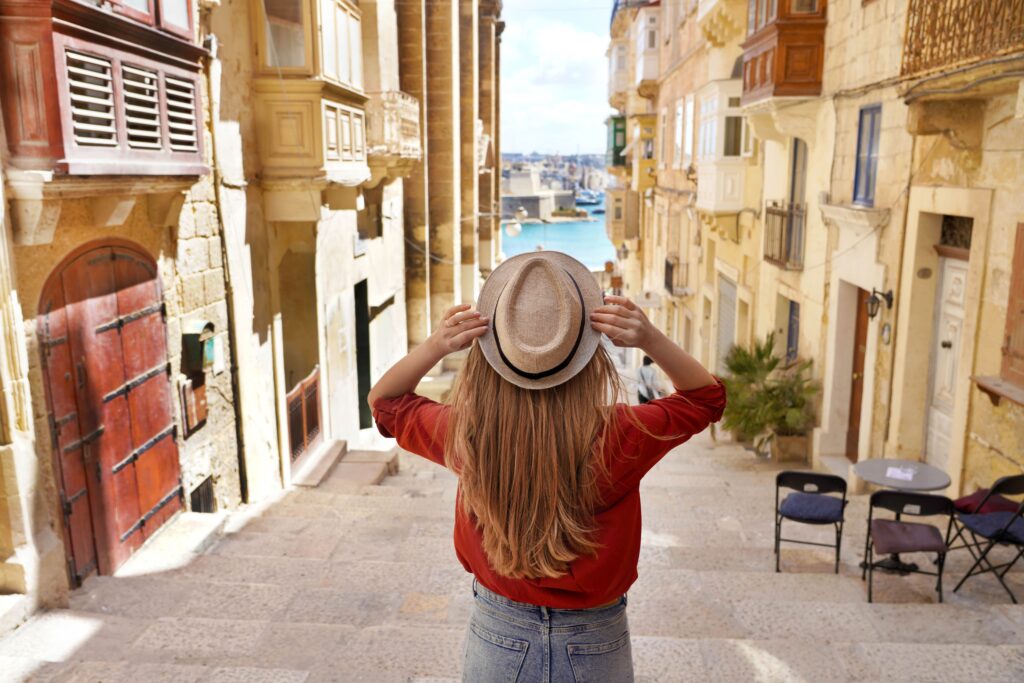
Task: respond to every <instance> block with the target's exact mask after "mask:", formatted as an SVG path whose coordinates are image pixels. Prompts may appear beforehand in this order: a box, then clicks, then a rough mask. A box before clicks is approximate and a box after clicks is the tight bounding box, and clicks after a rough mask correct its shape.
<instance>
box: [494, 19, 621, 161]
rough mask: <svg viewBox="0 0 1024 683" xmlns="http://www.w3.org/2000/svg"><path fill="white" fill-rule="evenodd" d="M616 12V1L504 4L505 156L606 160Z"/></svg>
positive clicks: (502, 116) (503, 110) (503, 99)
mask: <svg viewBox="0 0 1024 683" xmlns="http://www.w3.org/2000/svg"><path fill="white" fill-rule="evenodd" d="M611 7H612V0H504V2H503V3H502V12H501V16H502V19H504V20H505V32H504V33H503V34H502V36H501V147H502V151H503V152H524V153H527V152H541V153H546V154H553V153H555V152H559V153H561V154H575V153H577V152H579V153H581V154H597V153H603V152H604V147H605V126H604V120H605V118H607V116H608V114H609V112H610V111H611V109H610V108H609V106H608V76H607V74H608V65H607V61H606V57H605V51H606V50H607V49H608V26H609V22H610V18H611Z"/></svg>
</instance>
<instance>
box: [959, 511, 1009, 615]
mask: <svg viewBox="0 0 1024 683" xmlns="http://www.w3.org/2000/svg"><path fill="white" fill-rule="evenodd" d="M960 524H962V525H963V526H964V528H965V529H966V530H967V532H968V533H969V534H970V535H971V539H972V540H973V542H974V547H972V546H971V544H970V543H968V544H967V548H968V550H970V551H971V554H972V555H974V558H975V559H974V564H973V565H971V568H970V569H968V570H967V573H966V574H964V578H962V579H960V583H958V584H957V585H956V588H954V589H953V592H954V593H955V592H957V591H958V590H960V586H962V585H964V582H965V581H967V579H969V578H971V577H972V576H978V575H979V574H987V573H989V572H991V573H992V574H995V577H996V579H997V580H998V581H999V585H1001V586H1002V587H1003V589H1004V590H1005V591H1006V592H1007V593H1009V595H1010V600H1013V602H1014V604H1016V603H1017V596H1015V595H1014V594H1013V591H1012V590H1010V587H1009V586H1007V585H1006V579H1005V576H1006V573H1007V572H1009V571H1010V569H1011V568H1012V567H1013V565H1015V564H1017V561H1018V560H1019V559H1020V558H1021V557H1022V556H1024V503H1021V504H1020V506H1018V508H1017V510H1016V511H1015V512H1005V511H1004V512H990V513H988V514H979V515H960ZM981 539H985V540H987V541H988V544H987V545H985V546H984V548H983V547H982V541H981ZM997 545H1005V546H1011V547H1013V548H1014V550H1015V551H1016V554H1015V555H1014V556H1013V559H1012V560H1010V561H1009V562H1004V563H1003V564H992V561H991V560H989V559H988V556H989V553H990V552H992V549H993V548H995V547H996V546H997ZM975 549H977V554H975Z"/></svg>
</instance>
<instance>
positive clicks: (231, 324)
mask: <svg viewBox="0 0 1024 683" xmlns="http://www.w3.org/2000/svg"><path fill="white" fill-rule="evenodd" d="M206 18H207V19H208V18H209V14H207V15H206ZM206 28H207V31H206V37H205V38H204V39H203V47H205V48H206V50H207V53H208V56H207V58H206V96H207V101H208V102H209V106H210V148H211V149H210V160H211V166H212V168H211V171H210V173H211V175H212V177H213V191H214V193H215V196H216V198H217V230H218V232H219V236H220V254H221V262H222V263H223V264H224V291H225V296H226V297H227V319H228V342H229V344H230V345H231V398H232V403H233V406H232V407H233V408H234V410H235V443H236V444H237V448H238V485H239V492H240V494H241V498H242V502H243V503H248V502H249V480H248V476H247V473H246V469H245V438H244V432H243V430H242V411H241V404H240V402H241V398H240V394H239V386H238V343H237V335H236V332H235V306H234V302H235V295H234V287H233V286H232V282H231V269H230V268H229V267H228V250H227V243H228V241H227V233H226V230H225V228H224V211H223V208H224V198H223V196H222V194H221V188H222V187H223V179H222V178H221V173H220V163H219V161H218V158H217V113H218V112H219V111H220V97H219V96H218V94H219V92H220V90H219V89H218V88H215V87H214V84H213V79H214V77H215V76H216V77H219V76H220V62H218V61H217V48H218V41H217V36H216V35H214V34H213V32H212V31H210V30H209V26H207V27H206Z"/></svg>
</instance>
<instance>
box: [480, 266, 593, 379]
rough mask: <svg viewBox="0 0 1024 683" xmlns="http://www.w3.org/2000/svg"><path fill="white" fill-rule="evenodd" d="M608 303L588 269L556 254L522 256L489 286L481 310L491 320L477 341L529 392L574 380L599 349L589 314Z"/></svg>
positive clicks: (495, 365) (496, 271)
mask: <svg viewBox="0 0 1024 683" xmlns="http://www.w3.org/2000/svg"><path fill="white" fill-rule="evenodd" d="M603 302H604V299H603V296H602V292H601V288H600V286H599V285H598V283H597V280H596V279H595V278H594V275H593V273H591V272H590V271H589V270H587V267H586V266H584V265H583V264H582V263H580V262H579V261H577V260H576V259H574V258H573V257H571V256H569V255H567V254H563V253H561V252H557V251H537V252H529V253H525V254H520V255H518V256H513V257H512V258H510V259H508V260H506V261H504V262H503V263H502V264H501V265H499V266H498V267H497V268H495V269H494V272H492V273H491V274H490V276H489V277H488V278H487V281H486V282H484V285H483V288H482V289H481V290H480V296H479V298H478V300H477V310H478V311H480V312H481V313H482V314H483V315H485V316H487V317H489V318H490V319H491V329H490V332H488V333H487V334H485V335H484V336H482V337H480V338H479V339H478V340H477V343H479V344H480V349H481V350H482V351H483V353H484V357H485V358H486V359H487V362H488V363H490V364H491V367H493V368H494V369H495V370H497V371H498V374H500V375H501V376H502V377H504V378H505V379H507V380H508V381H509V382H512V383H513V384H515V385H517V386H520V387H523V388H524V389H547V388H549V387H553V386H557V385H559V384H562V383H563V382H566V381H568V380H569V379H571V378H573V377H574V376H575V375H576V374H577V373H579V371H580V370H582V369H583V368H584V367H585V366H586V365H587V363H589V362H590V359H591V358H592V357H593V356H594V352H595V351H596V350H597V345H598V342H599V341H600V340H601V333H600V332H598V331H597V330H595V329H594V328H593V327H591V326H590V313H591V311H593V310H594V309H595V308H596V307H598V306H600V305H602V303H603Z"/></svg>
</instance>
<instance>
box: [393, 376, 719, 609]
mask: <svg viewBox="0 0 1024 683" xmlns="http://www.w3.org/2000/svg"><path fill="white" fill-rule="evenodd" d="M616 407H617V409H618V411H619V415H618V420H617V421H616V425H617V432H618V435H617V438H616V437H615V436H613V437H612V438H608V439H605V444H606V446H605V449H604V450H605V452H604V457H605V458H606V459H607V461H608V467H609V470H610V473H611V478H610V480H609V483H607V484H605V485H604V486H603V487H602V490H601V498H602V507H601V508H600V509H599V510H598V511H597V514H596V519H595V521H596V526H597V529H598V531H597V540H598V542H599V544H600V548H599V549H598V553H597V555H596V556H590V555H584V556H581V557H578V558H577V559H576V560H574V561H573V562H572V563H571V564H570V566H569V571H568V573H566V574H564V575H563V576H560V577H558V578H556V579H549V578H540V579H509V578H506V577H503V576H499V575H498V574H496V573H494V571H493V570H492V569H491V567H490V564H489V563H488V561H487V557H486V555H485V554H484V550H483V542H482V536H481V533H480V531H479V530H478V529H477V527H476V524H475V520H473V519H471V518H469V517H468V516H467V515H465V514H464V513H463V512H462V511H461V509H460V506H459V505H458V502H456V511H455V554H456V555H457V556H458V558H459V561H460V562H461V563H462V566H463V567H465V568H466V571H467V572H471V573H472V574H474V575H476V578H477V580H478V581H479V582H480V583H481V584H483V585H484V586H485V587H487V588H488V589H490V590H492V591H494V592H495V593H498V594H499V595H504V596H505V597H507V598H509V599H511V600H516V601H518V602H526V603H530V604H533V605H543V606H545V607H554V608H560V609H584V608H587V607H595V606H598V605H603V604H605V603H608V602H611V601H612V600H615V599H616V598H618V597H620V596H621V595H623V594H624V593H625V592H626V591H627V590H628V589H629V587H630V586H631V585H632V584H633V582H634V581H636V577H637V574H636V564H637V560H638V559H639V557H640V491H639V485H640V479H641V478H642V477H643V476H644V475H645V474H646V473H647V472H648V471H649V470H650V469H651V468H652V467H654V465H655V464H656V463H657V462H658V461H659V460H661V458H662V457H663V456H664V455H665V454H666V453H668V452H669V451H670V450H672V449H673V448H675V447H676V446H678V445H679V444H681V443H683V442H684V441H686V440H687V439H689V438H690V437H691V436H692V435H694V434H697V433H699V432H701V431H703V430H704V429H705V428H706V427H707V426H708V424H710V423H711V422H717V421H718V420H719V419H720V418H721V417H722V411H723V410H724V409H725V389H724V388H723V387H722V385H721V383H715V384H710V385H708V386H705V387H701V388H699V389H693V390H691V391H678V392H676V393H674V394H672V395H671V396H666V397H665V398H660V399H657V400H655V401H651V402H649V403H646V404H644V405H640V406H633V412H634V413H635V414H636V417H637V418H638V419H639V421H640V422H641V423H642V424H643V425H644V426H645V427H646V428H647V430H648V431H649V432H651V433H652V434H656V435H663V436H667V435H679V436H677V437H676V438H673V439H670V440H661V439H656V438H654V437H652V436H650V435H648V434H645V433H644V432H643V431H641V430H640V429H639V428H637V426H636V425H635V424H633V422H631V421H630V420H629V419H628V418H627V416H626V415H625V414H624V412H625V406H624V405H622V404H619V405H618V406H616ZM448 410H449V408H448V406H447V405H444V404H441V403H437V402H435V401H432V400H430V399H428V398H424V397H423V396H417V395H416V394H405V395H404V396H399V397H397V398H382V399H378V400H377V401H376V402H375V403H374V405H373V417H374V419H375V420H376V421H377V429H378V430H380V433H381V434H383V435H384V436H387V437H394V438H395V439H397V440H398V445H400V446H401V447H402V448H404V449H405V450H407V451H410V452H412V453H416V454H418V455H421V456H423V457H424V458H427V459H428V460H432V461H433V462H436V463H437V464H439V465H444V440H445V430H446V429H447V427H448Z"/></svg>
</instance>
